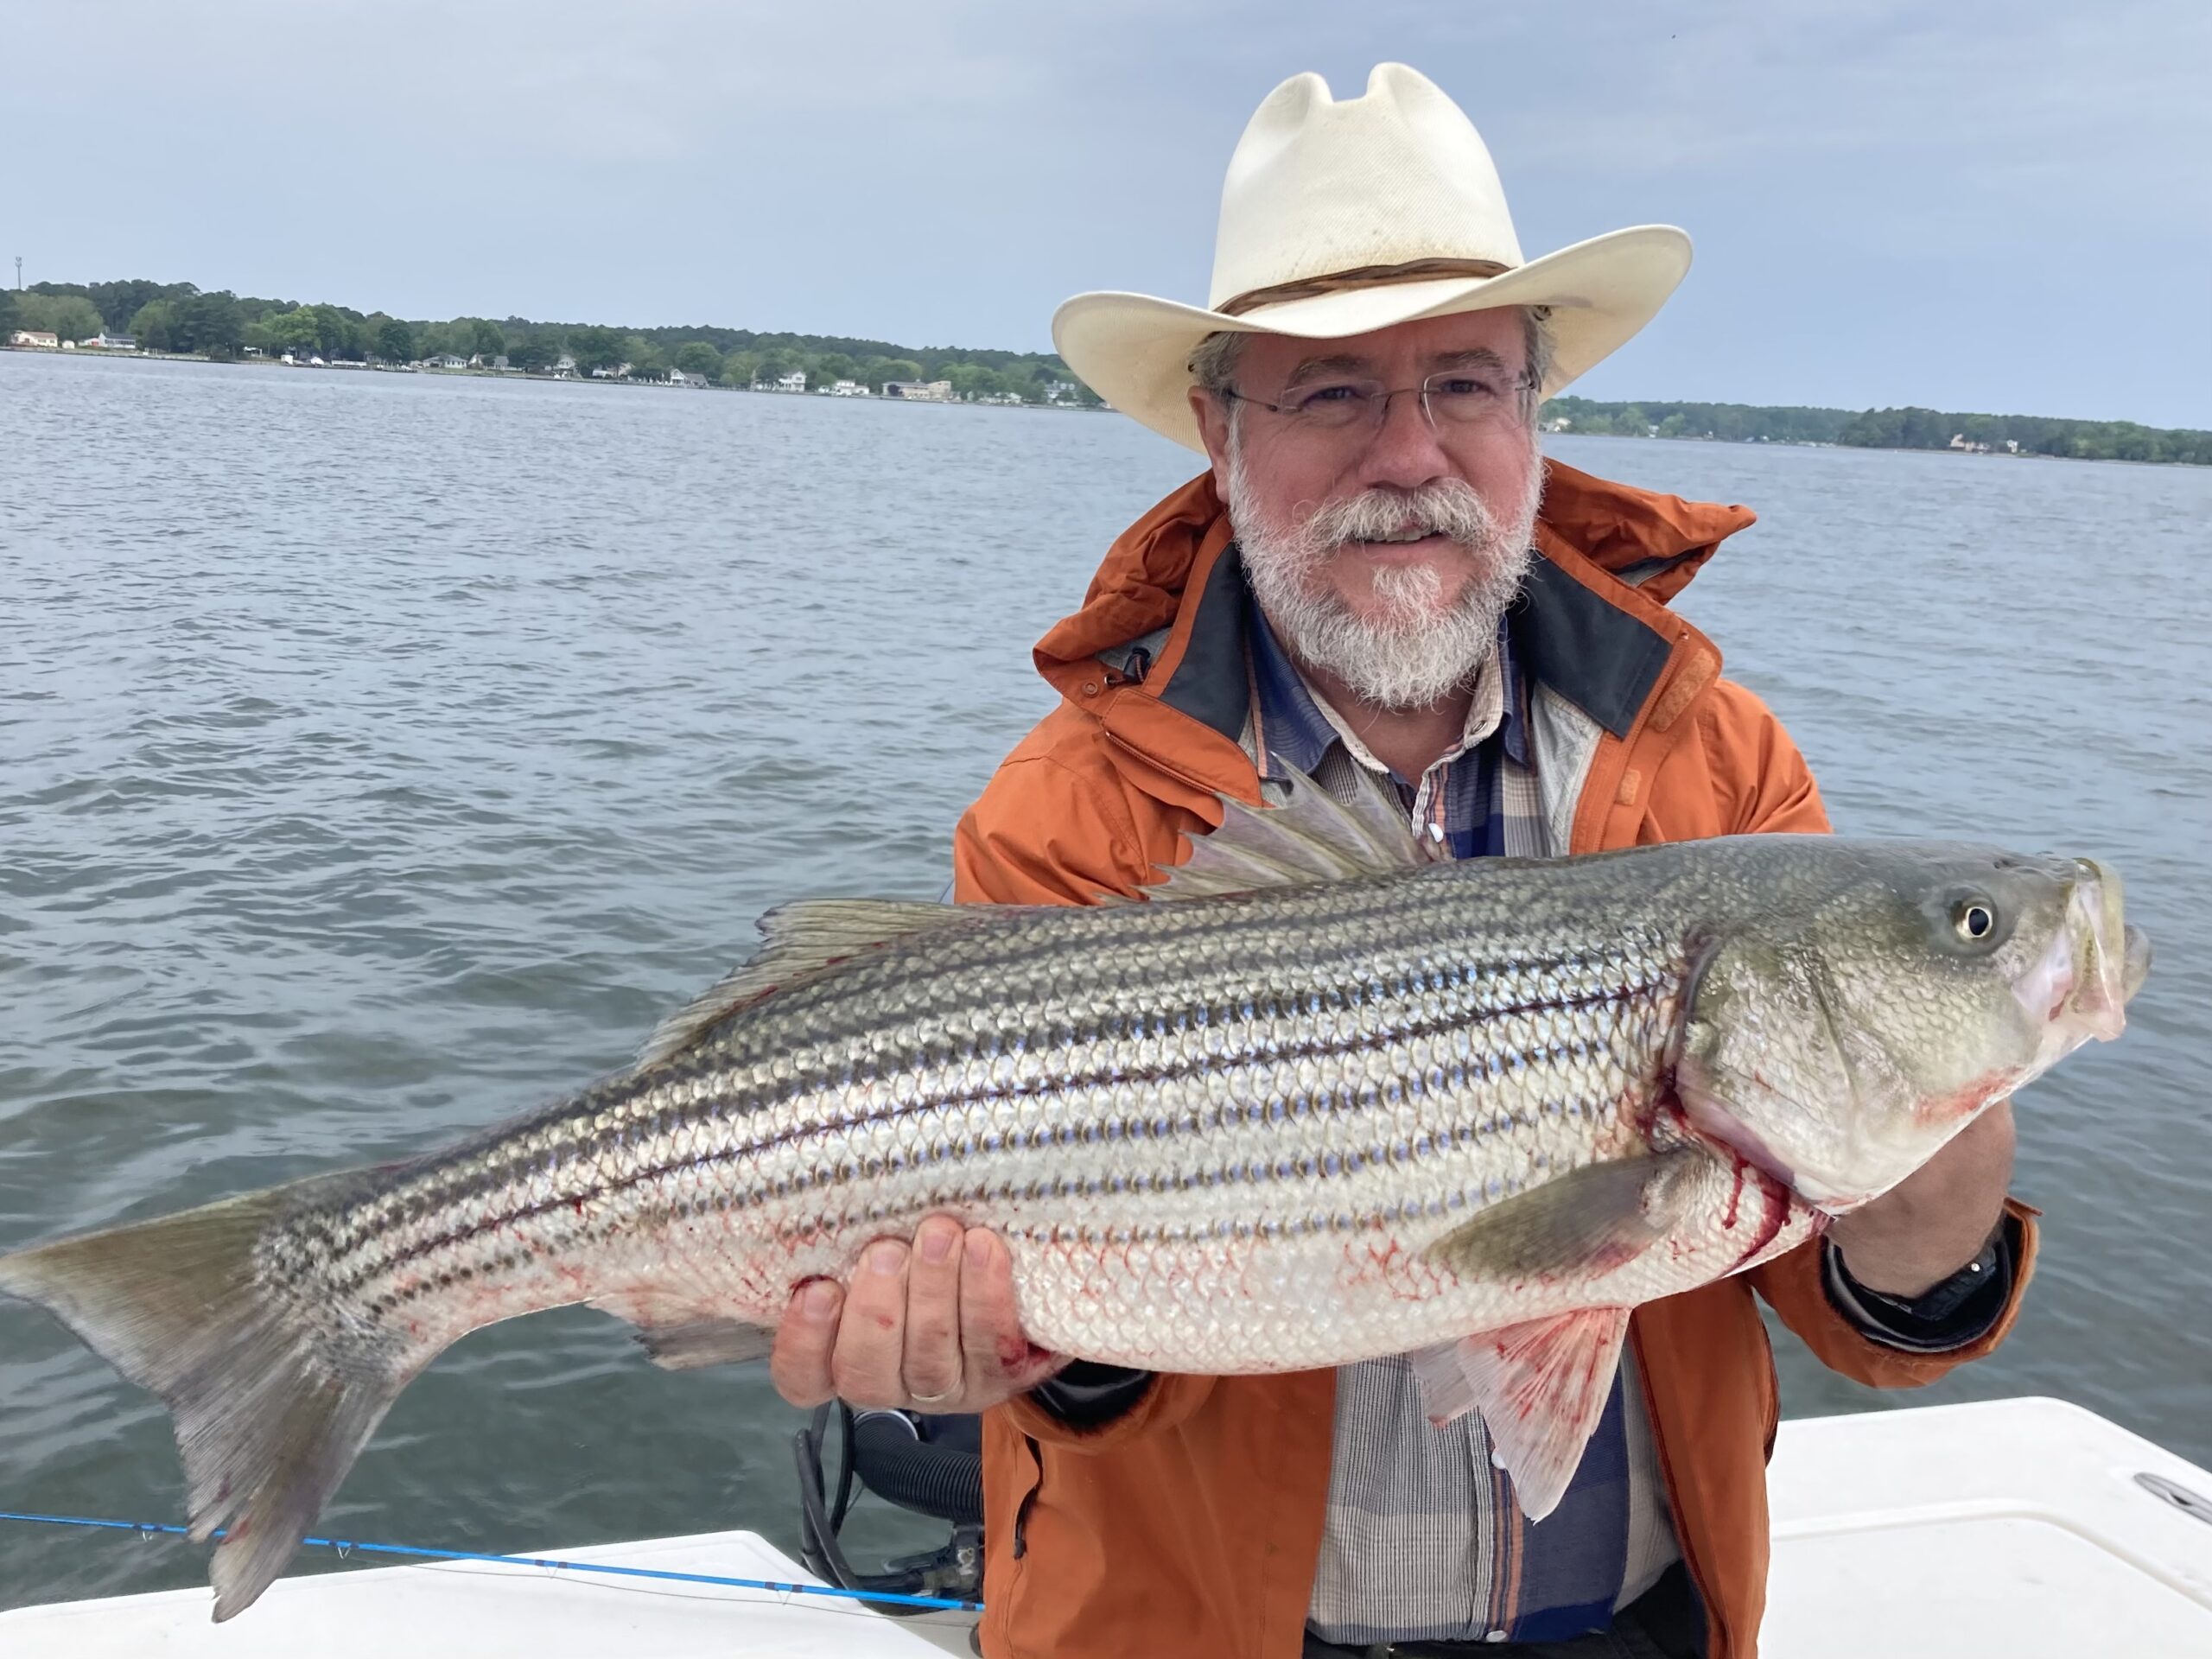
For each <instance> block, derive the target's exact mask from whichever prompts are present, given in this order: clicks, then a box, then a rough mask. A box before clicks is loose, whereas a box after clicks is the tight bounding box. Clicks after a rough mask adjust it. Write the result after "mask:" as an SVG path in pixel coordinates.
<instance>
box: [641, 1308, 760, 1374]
mask: <svg viewBox="0 0 2212 1659" xmlns="http://www.w3.org/2000/svg"><path fill="white" fill-rule="evenodd" d="M638 1342H639V1345H640V1346H641V1347H643V1348H644V1349H645V1357H646V1358H647V1359H650V1360H651V1361H652V1363H654V1364H656V1365H658V1366H659V1367H660V1368H661V1369H662V1370H664V1371H696V1370H704V1369H705V1368H706V1367H708V1366H709V1365H742V1364H744V1363H746V1362H747V1361H748V1360H754V1359H766V1358H767V1357H768V1351H769V1350H770V1349H771V1348H772V1347H774V1346H775V1344H776V1333H775V1332H773V1331H771V1330H770V1329H769V1328H768V1327H767V1326H766V1325H748V1324H747V1323H746V1322H745V1321H744V1320H743V1319H693V1320H692V1321H691V1322H690V1324H688V1325H647V1326H645V1328H643V1329H642V1330H640V1331H639V1332H638Z"/></svg>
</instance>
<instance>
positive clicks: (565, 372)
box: [553, 352, 576, 380]
mask: <svg viewBox="0 0 2212 1659" xmlns="http://www.w3.org/2000/svg"><path fill="white" fill-rule="evenodd" d="M553 378H555V379H556V380H573V379H575V378H576V359H575V358H573V357H570V356H569V354H568V353H566V352H563V353H561V355H560V356H558V357H556V358H555V359H553Z"/></svg>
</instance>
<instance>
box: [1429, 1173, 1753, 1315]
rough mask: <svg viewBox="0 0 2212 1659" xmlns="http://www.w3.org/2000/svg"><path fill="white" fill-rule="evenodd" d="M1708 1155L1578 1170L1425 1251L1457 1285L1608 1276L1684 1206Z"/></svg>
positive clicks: (1477, 1218)
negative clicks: (1565, 1275)
mask: <svg viewBox="0 0 2212 1659" xmlns="http://www.w3.org/2000/svg"><path fill="white" fill-rule="evenodd" d="M1708 1160H1709V1154H1707V1153H1706V1152H1705V1151H1703V1150H1702V1149H1701V1148H1699V1147H1675V1148H1673V1149H1671V1150H1669V1151H1667V1152H1662V1153H1658V1154H1654V1155H1652V1156H1649V1157H1642V1158H1623V1159H1618V1160H1613V1161H1611V1162H1608V1163H1602V1164H1585V1165H1584V1166H1582V1167H1581V1168H1580V1169H1574V1170H1569V1171H1568V1172H1567V1173H1566V1174H1564V1175H1560V1176H1557V1177H1554V1179H1551V1180H1548V1181H1546V1182H1544V1183H1543V1184H1542V1185H1540V1186H1535V1187H1531V1188H1530V1189H1529V1191H1527V1192H1521V1193H1516V1195H1515V1196H1514V1197H1512V1198H1502V1199H1500V1200H1498V1202H1497V1203H1496V1204H1491V1205H1484V1207H1483V1208H1482V1209H1481V1210H1480V1211H1478V1212H1477V1213H1476V1214H1475V1215H1474V1216H1473V1217H1471V1218H1470V1219H1469V1220H1467V1221H1466V1222H1465V1223H1463V1224H1460V1225H1459V1226H1458V1227H1456V1228H1454V1229H1453V1230H1452V1231H1450V1232H1448V1233H1446V1234H1445V1236H1443V1237H1441V1238H1440V1239H1438V1240H1437V1241H1436V1242H1435V1243H1433V1244H1431V1245H1429V1246H1428V1248H1427V1252H1426V1254H1427V1255H1428V1256H1429V1257H1430V1258H1431V1259H1432V1260H1433V1261H1435V1262H1440V1263H1441V1264H1442V1265H1443V1266H1445V1267H1447V1268H1451V1270H1452V1272H1453V1273H1455V1274H1459V1277H1460V1278H1462V1279H1470V1280H1478V1281H1491V1282H1494V1281H1511V1280H1516V1279H1526V1278H1530V1277H1533V1276H1535V1275H1536V1274H1555V1273H1568V1272H1572V1273H1583V1274H1591V1275H1592V1276H1595V1275H1599V1274H1605V1273H1610V1272H1611V1271H1612V1270H1613V1269H1614V1268H1619V1267H1622V1266H1624V1265H1625V1264H1626V1263H1627V1262H1631V1261H1633V1260H1634V1259H1635V1258H1636V1257H1637V1256H1638V1255H1642V1254H1643V1252H1644V1251H1645V1250H1647V1249H1649V1248H1650V1247H1651V1246H1652V1245H1653V1244H1654V1243H1657V1242H1658V1241H1659V1240H1660V1239H1661V1238H1663V1237H1664V1236H1666V1234H1667V1231H1668V1230H1669V1228H1670V1227H1671V1226H1672V1225H1673V1224H1675V1221H1676V1220H1677V1219H1679V1218H1680V1217H1681V1214H1682V1211H1683V1209H1684V1207H1685V1206H1686V1205H1688V1202H1689V1200H1690V1198H1691V1197H1692V1194H1693V1192H1694V1186H1695V1178H1696V1175H1697V1173H1699V1170H1700V1166H1703V1165H1704V1164H1705V1163H1706V1162H1707V1161H1708Z"/></svg>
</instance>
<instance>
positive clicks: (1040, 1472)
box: [1014, 1434, 1045, 1561]
mask: <svg viewBox="0 0 2212 1659" xmlns="http://www.w3.org/2000/svg"><path fill="white" fill-rule="evenodd" d="M1021 1443H1022V1444H1023V1445H1024V1446H1027V1447H1028V1448H1029V1466H1030V1467H1031V1468H1032V1469H1033V1470H1035V1471H1036V1473H1035V1474H1034V1475H1033V1477H1031V1478H1030V1482H1029V1490H1028V1491H1026V1492H1024V1493H1023V1494H1022V1495H1021V1502H1020V1504H1019V1505H1017V1506H1016V1507H1015V1509H1014V1560H1017V1561H1018V1560H1020V1559H1021V1558H1022V1557H1023V1556H1024V1555H1027V1554H1028V1553H1029V1511H1030V1510H1033V1509H1034V1508H1035V1507H1036V1504H1037V1494H1038V1491H1039V1490H1040V1489H1041V1488H1042V1487H1043V1486H1044V1484H1045V1452H1044V1448H1043V1447H1042V1446H1039V1445H1038V1444H1037V1442H1036V1441H1035V1440H1033V1439H1031V1438H1030V1437H1029V1436H1028V1435H1027V1434H1025V1435H1023V1436H1022V1437H1021Z"/></svg>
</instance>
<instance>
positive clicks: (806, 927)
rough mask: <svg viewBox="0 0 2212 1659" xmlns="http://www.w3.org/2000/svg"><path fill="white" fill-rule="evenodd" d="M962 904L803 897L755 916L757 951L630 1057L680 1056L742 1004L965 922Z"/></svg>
mask: <svg viewBox="0 0 2212 1659" xmlns="http://www.w3.org/2000/svg"><path fill="white" fill-rule="evenodd" d="M976 914H977V912H976V910H975V909H974V908H973V907H970V906H959V905H938V904H928V903H923V902H918V901H913V900H907V899H800V900H799V901H798V902H797V903H795V904H789V905H783V906H779V907H778V908H776V909H774V910H772V911H770V912H768V913H767V914H766V915H765V916H763V917H762V918H760V933H761V941H760V950H757V951H755V952H754V953H753V955H752V956H751V957H748V958H747V960H746V961H745V963H743V964H742V965H741V966H739V967H737V968H734V969H731V971H730V972H729V973H728V975H726V976H724V977H722V978H721V980H719V981H717V982H715V983H714V984H713V985H711V986H709V987H708V988H707V989H706V990H704V991H702V993H700V995H697V996H696V997H694V998H693V999H692V1000H691V1001H690V1002H688V1003H686V1004H685V1005H684V1006H683V1007H680V1008H678V1009H677V1011H676V1012H675V1013H674V1014H670V1015H669V1016H668V1018H667V1019H665V1020H662V1021H661V1022H660V1024H659V1025H658V1026H657V1027H654V1028H653V1034H652V1036H650V1037H648V1038H647V1039H645V1049H644V1051H643V1052H641V1053H639V1056H638V1064H639V1065H658V1063H659V1062H661V1061H663V1060H665V1059H670V1058H673V1057H674V1056H676V1055H677V1054H680V1053H682V1052H683V1051H684V1050H685V1049H687V1048H689V1047H690V1046H691V1045H692V1044H693V1043H695V1042H696V1041H697V1040H698V1039H700V1038H701V1037H702V1036H703V1035H705V1034H706V1033H707V1032H708V1031H709V1030H711V1029H712V1028H713V1027H715V1026H718V1025H720V1024H721V1022H722V1021H723V1020H727V1019H728V1018H729V1016H730V1015H731V1014H735V1013H736V1012H737V1011H738V1010H739V1009H740V1008H742V1007H746V1006H747V1004H748V1003H753V1002H757V1001H760V999H761V998H762V997H764V996H766V995H768V993H769V992H771V991H778V990H784V989H786V988H789V987H791V986H792V985H796V984H799V983H801V982H804V981H806V980H809V979H811V978H813V977H815V976H817V975H818V974H821V973H823V972H825V971H826V970H828V969H831V968H834V967H835V966H836V965H837V963H841V962H842V961H844V960H845V959H846V958H847V957H856V956H859V955H861V953H862V952H864V951H868V950H881V949H882V948H883V947H884V946H885V945H887V944H890V943H892V941H893V940H894V939H900V938H906V936H908V935H909V934H913V933H923V932H926V931H929V930H930V929H931V928H934V927H944V926H948V925H956V924H958V923H963V922H972V921H974V920H975V919H976Z"/></svg>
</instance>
